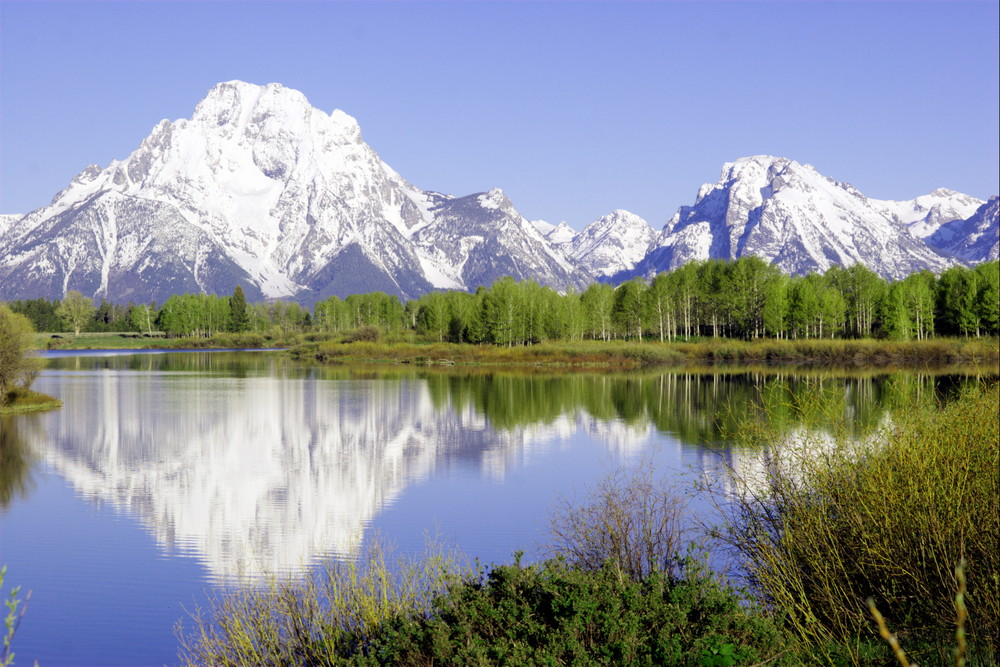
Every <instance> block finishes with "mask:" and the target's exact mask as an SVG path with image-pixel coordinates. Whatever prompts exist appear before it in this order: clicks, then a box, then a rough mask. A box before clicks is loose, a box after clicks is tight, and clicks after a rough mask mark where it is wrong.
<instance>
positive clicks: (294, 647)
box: [176, 536, 472, 667]
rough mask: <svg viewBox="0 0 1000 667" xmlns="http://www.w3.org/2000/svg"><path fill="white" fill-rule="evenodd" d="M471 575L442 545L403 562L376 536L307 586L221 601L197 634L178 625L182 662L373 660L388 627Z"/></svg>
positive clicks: (201, 619)
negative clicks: (373, 650)
mask: <svg viewBox="0 0 1000 667" xmlns="http://www.w3.org/2000/svg"><path fill="white" fill-rule="evenodd" d="M471 572H472V568H471V566H470V565H469V564H468V563H466V562H465V561H464V559H463V558H462V557H461V556H460V555H459V554H458V553H457V551H455V550H454V549H452V548H449V547H445V546H443V545H442V544H441V542H440V541H429V542H428V545H427V548H426V550H425V552H424V553H423V554H422V555H420V556H417V557H404V556H400V555H397V554H396V553H395V551H394V549H393V548H392V546H391V545H390V544H389V543H388V542H387V541H386V540H385V539H383V538H380V537H378V536H376V537H375V538H373V539H371V540H369V541H368V543H367V546H365V547H363V548H362V549H361V551H360V552H359V553H358V554H356V557H355V558H351V559H348V560H336V561H330V562H328V563H327V564H326V565H325V566H324V567H322V568H321V569H320V571H319V572H318V573H315V574H312V575H308V576H306V577H305V578H303V579H280V578H277V577H271V578H269V579H268V580H266V581H265V582H264V583H263V584H261V585H253V584H243V585H239V586H237V587H235V588H233V589H230V590H224V591H221V592H219V593H217V594H216V595H214V596H213V597H211V598H210V599H209V601H208V604H207V607H205V608H197V609H195V610H193V612H192V613H191V618H190V621H191V623H192V625H193V627H192V628H187V627H185V626H184V625H183V624H180V625H178V627H177V629H176V632H177V636H178V639H179V640H180V645H181V658H182V660H184V662H185V664H188V665H218V666H227V665H234V666H235V665H270V666H274V667H283V666H289V667H291V666H293V665H331V664H344V663H345V662H346V661H350V660H351V659H353V658H358V659H360V658H363V657H364V656H365V655H367V653H368V652H369V650H370V648H371V644H372V641H373V640H374V639H375V637H376V634H377V633H378V632H379V630H380V628H381V627H382V625H383V624H385V623H388V622H390V621H392V620H394V619H398V618H401V617H403V616H406V615H409V614H414V613H418V614H419V613H421V612H424V611H427V610H429V609H430V605H431V601H432V600H433V599H434V597H435V596H437V595H440V594H442V593H444V592H445V591H446V590H447V589H448V587H449V586H450V585H451V584H453V583H454V582H456V581H458V580H460V579H461V578H462V577H463V576H466V575H468V574H469V573H471Z"/></svg>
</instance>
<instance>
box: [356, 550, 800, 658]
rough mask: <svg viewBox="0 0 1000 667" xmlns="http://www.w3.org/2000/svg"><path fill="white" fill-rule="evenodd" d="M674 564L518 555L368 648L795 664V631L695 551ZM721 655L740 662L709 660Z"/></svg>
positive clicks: (386, 652)
mask: <svg viewBox="0 0 1000 667" xmlns="http://www.w3.org/2000/svg"><path fill="white" fill-rule="evenodd" d="M675 569H676V572H677V574H675V575H671V574H667V573H664V572H653V573H652V574H650V575H648V576H646V577H644V578H642V579H640V580H638V581H636V580H632V579H630V578H628V577H622V576H621V573H620V572H619V571H618V570H617V569H616V568H614V567H612V566H608V567H603V568H600V569H597V570H592V569H581V568H577V567H572V566H571V565H569V564H568V563H567V562H566V561H564V560H562V559H558V558H556V559H551V560H547V561H544V562H543V563H540V564H536V565H529V566H524V565H522V563H521V558H520V555H517V556H515V561H514V563H513V564H511V565H499V566H494V567H492V568H489V569H484V570H483V571H481V573H480V576H479V577H477V578H475V579H469V580H466V581H464V582H463V583H462V584H461V585H459V586H456V587H453V588H451V589H450V590H449V591H448V593H447V595H444V596H441V597H438V598H437V599H435V601H434V604H433V611H432V612H431V613H430V614H425V615H419V616H409V617H406V618H402V619H399V620H397V621H396V622H394V623H393V624H391V625H390V626H389V628H388V629H387V631H386V632H385V634H384V635H383V636H381V637H380V638H379V641H378V642H376V644H375V645H374V646H373V647H372V649H371V651H370V653H369V656H370V658H371V659H372V662H374V663H376V664H394V665H431V664H435V665H560V664H572V665H692V664H743V665H748V664H754V663H758V662H761V661H765V660H774V662H772V664H788V662H787V661H786V662H785V663H782V662H781V658H782V656H781V655H780V654H782V653H783V652H784V651H786V650H787V649H788V648H789V643H788V639H787V637H786V636H785V635H784V634H783V632H782V631H781V630H780V629H779V628H778V627H777V625H776V624H775V623H774V622H773V621H771V620H770V619H769V618H768V617H767V616H766V615H764V614H762V613H760V611H759V610H757V609H756V608H755V607H753V606H746V605H742V604H741V603H740V599H739V596H738V595H737V594H736V593H735V592H734V591H733V590H731V589H729V588H727V587H726V586H724V585H723V584H721V583H720V582H719V581H718V580H717V579H716V578H715V577H714V576H713V575H711V574H710V573H708V572H707V571H706V570H705V568H704V567H703V566H702V565H701V563H700V562H699V561H697V559H694V558H687V559H680V560H679V561H678V562H677V567H676V568H675ZM718 655H726V656H727V657H729V658H730V659H731V660H732V662H729V663H726V662H702V661H703V660H704V659H705V658H706V656H718Z"/></svg>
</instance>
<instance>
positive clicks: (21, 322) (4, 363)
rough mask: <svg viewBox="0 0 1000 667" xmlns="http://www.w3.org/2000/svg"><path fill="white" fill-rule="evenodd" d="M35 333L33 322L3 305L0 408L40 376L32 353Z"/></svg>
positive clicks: (1, 317)
mask: <svg viewBox="0 0 1000 667" xmlns="http://www.w3.org/2000/svg"><path fill="white" fill-rule="evenodd" d="M34 333H35V330H34V328H32V326H31V320H29V319H28V318H27V317H25V316H24V315H21V314H20V313H15V312H13V311H11V309H10V308H8V307H7V306H5V305H3V304H0V405H2V404H3V403H4V402H5V401H6V400H7V396H8V393H9V392H10V391H11V390H12V389H15V388H18V387H20V388H24V389H28V388H29V387H30V386H31V383H32V382H33V381H34V379H35V375H36V374H37V373H38V369H39V367H38V364H37V360H36V359H34V358H33V357H31V356H30V354H29V353H30V351H31V341H32V335H33V334H34Z"/></svg>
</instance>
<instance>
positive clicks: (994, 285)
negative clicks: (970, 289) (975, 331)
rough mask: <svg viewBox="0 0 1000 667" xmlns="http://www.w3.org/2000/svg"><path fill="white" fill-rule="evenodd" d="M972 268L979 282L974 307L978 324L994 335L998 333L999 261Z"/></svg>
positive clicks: (999, 313) (999, 306)
mask: <svg viewBox="0 0 1000 667" xmlns="http://www.w3.org/2000/svg"><path fill="white" fill-rule="evenodd" d="M973 270H974V271H975V272H976V274H977V283H978V284H979V292H978V293H977V294H976V303H975V309H976V313H977V315H978V316H979V322H980V325H981V326H982V328H983V332H984V333H985V334H986V335H988V336H996V335H997V334H1000V261H997V260H994V261H992V262H983V263H982V264H979V265H977V266H976V268H975V269H973Z"/></svg>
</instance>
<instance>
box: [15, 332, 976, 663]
mask: <svg viewBox="0 0 1000 667" xmlns="http://www.w3.org/2000/svg"><path fill="white" fill-rule="evenodd" d="M966 380H967V378H966V377H965V376H963V375H960V374H936V373H920V374H916V373H905V374H896V375H871V374H854V375H853V376H851V375H837V374H835V373H825V374H817V373H812V374H807V375H795V374H792V373H789V372H787V371H786V372H778V371H774V370H766V369H757V370H744V371H733V370H721V369H709V370H703V371H700V372H677V371H663V370H659V371H655V372H648V371H643V372H634V373H629V374H614V375H600V374H564V375H551V374H544V373H543V374H525V373H521V374H515V373H495V372H485V371H469V370H464V371H463V370H453V369H450V370H443V369H434V368H415V367H407V366H403V367H388V368H386V367H383V368H370V367H338V368H315V367H308V366H302V365H298V364H296V363H294V362H291V361H289V360H287V359H286V358H284V357H283V356H281V355H280V354H273V353H259V352H254V353H247V352H191V353H168V354H136V353H128V354H122V353H116V354H107V355H98V354H79V353H77V354H74V355H58V356H52V357H50V359H49V365H48V369H47V370H46V371H45V372H44V373H43V374H42V375H41V377H40V378H39V379H38V381H37V383H36V385H35V387H36V389H38V390H39V391H42V392H45V393H48V394H52V395H54V396H57V397H59V398H61V399H62V400H63V403H64V407H63V408H62V409H61V410H58V411H55V412H50V413H46V414H36V415H18V416H14V417H7V418H3V419H0V563H6V564H7V565H8V582H7V585H8V587H9V586H10V585H16V584H22V585H23V586H24V588H25V589H28V588H31V589H32V590H33V594H32V598H31V602H30V606H29V609H28V614H27V615H26V616H25V619H24V622H23V624H22V626H21V628H20V630H19V631H18V634H17V636H16V639H15V652H16V654H17V662H18V664H32V662H33V661H34V660H36V659H37V660H38V662H39V664H41V665H61V664H75V665H98V664H104V665H112V664H120V665H126V664H127V665H136V664H148V665H154V664H156V665H159V664H174V663H176V662H177V641H176V638H175V636H174V626H175V624H176V623H177V622H178V621H179V620H181V619H183V618H185V617H186V612H185V609H191V608H193V607H194V606H195V605H197V604H199V603H203V602H204V600H205V592H206V590H209V589H211V588H212V587H214V586H224V585H226V584H230V583H233V582H238V581H247V580H250V581H254V580H259V578H260V577H261V576H262V574H263V573H267V572H270V573H280V574H283V575H288V576H298V575H301V574H302V573H303V572H306V571H308V569H309V568H310V567H314V566H315V565H316V564H317V563H320V562H322V561H323V560H324V559H327V558H346V557H349V556H350V554H351V553H352V550H354V549H355V548H356V547H357V545H358V544H359V542H360V541H362V540H364V539H370V538H371V536H372V535H373V534H376V533H379V534H382V535H385V536H387V537H388V538H390V539H391V540H392V541H393V542H395V543H396V545H397V546H398V548H399V549H400V550H401V551H404V552H419V551H420V550H421V549H422V548H423V545H424V541H425V536H426V535H427V534H428V533H429V532H430V533H439V534H440V535H442V536H445V537H446V538H447V539H448V540H450V541H452V542H454V543H455V544H457V545H458V546H459V547H460V548H461V549H462V550H463V551H465V552H466V553H468V554H470V555H473V556H477V557H479V558H480V559H481V560H483V561H486V562H492V561H501V560H509V558H510V555H511V553H512V552H513V551H515V550H517V549H524V550H526V551H527V552H528V553H529V554H531V553H532V552H534V553H537V552H538V547H539V545H540V544H541V543H542V542H543V541H544V534H545V530H546V521H547V512H548V509H549V507H551V505H552V503H553V501H554V500H556V498H557V497H558V496H559V494H563V495H567V496H573V495H574V494H577V495H578V494H579V493H580V492H581V491H583V489H584V488H585V487H586V486H587V485H589V484H592V483H593V482H594V481H595V480H597V479H598V478H600V477H601V476H602V475H603V474H605V473H606V472H608V471H609V470H610V469H611V468H613V467H614V466H617V465H620V464H622V463H627V462H637V461H643V462H652V463H653V464H655V465H656V467H657V470H659V471H661V472H663V474H668V475H673V476H676V478H677V483H678V485H679V486H680V487H682V488H686V487H690V486H691V483H692V478H693V477H694V476H704V475H708V476H710V477H711V476H716V475H718V474H719V473H720V471H721V470H722V468H723V465H724V464H725V463H727V462H728V463H737V464H739V463H740V462H741V461H744V462H750V463H751V464H752V461H753V459H754V456H755V454H754V452H752V451H744V450H740V449H735V448H732V447H730V446H729V445H728V444H727V441H726V439H725V434H726V433H728V432H731V429H732V428H733V426H734V425H735V424H737V423H739V422H741V421H743V420H748V419H765V418H766V419H768V420H769V421H770V422H771V424H772V425H773V426H774V427H776V428H779V429H788V430H792V429H794V428H796V427H797V422H796V417H795V412H794V410H792V409H791V406H795V405H798V406H800V407H802V406H804V408H805V409H806V410H807V411H809V410H814V411H817V413H822V415H824V417H823V418H826V419H829V418H833V419H834V420H835V421H841V420H842V421H844V422H845V423H847V424H848V425H849V428H850V429H852V430H853V431H855V432H856V433H857V434H859V435H864V434H865V433H867V432H871V431H872V430H873V429H875V428H877V427H878V425H880V424H882V423H884V422H885V420H886V419H887V415H889V414H890V411H891V410H893V409H900V408H902V407H905V406H906V405H908V404H910V402H911V401H913V400H935V399H936V398H938V397H941V396H945V397H947V396H948V395H949V394H953V393H954V392H955V391H956V390H957V387H958V386H959V385H960V384H961V383H962V382H964V381H966ZM762 403H766V404H769V405H771V406H772V410H771V411H770V413H769V416H767V417H765V416H764V415H763V413H762V412H761V411H760V408H759V406H760V405H761V404H762ZM821 421H822V419H821ZM692 505H693V507H694V509H695V511H696V512H702V513H707V512H708V511H709V510H708V509H707V508H708V504H707V503H706V502H705V501H704V499H698V498H695V499H693V501H692Z"/></svg>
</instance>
